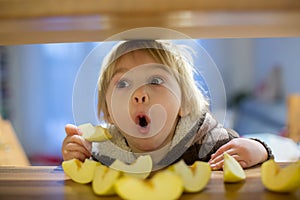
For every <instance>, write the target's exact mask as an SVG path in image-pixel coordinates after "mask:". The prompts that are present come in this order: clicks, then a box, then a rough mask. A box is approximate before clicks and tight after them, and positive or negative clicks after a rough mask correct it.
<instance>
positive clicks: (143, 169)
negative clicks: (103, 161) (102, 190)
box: [109, 155, 153, 179]
mask: <svg viewBox="0 0 300 200" xmlns="http://www.w3.org/2000/svg"><path fill="white" fill-rule="evenodd" d="M152 165H153V164H152V158H151V156H150V155H145V156H139V157H138V158H137V159H136V160H135V161H134V162H133V163H131V164H126V163H124V162H122V161H120V160H118V159H116V160H115V161H114V162H113V163H112V164H111V165H110V166H109V167H110V168H113V169H115V170H118V171H122V172H123V173H124V174H125V175H129V176H134V177H136V178H141V179H145V178H147V177H148V176H149V175H150V173H151V171H152Z"/></svg>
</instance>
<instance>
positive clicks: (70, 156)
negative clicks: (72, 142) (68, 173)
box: [64, 151, 89, 162]
mask: <svg viewBox="0 0 300 200" xmlns="http://www.w3.org/2000/svg"><path fill="white" fill-rule="evenodd" d="M74 158H76V159H78V160H80V161H81V162H84V160H85V159H86V158H89V157H87V156H86V155H85V154H84V153H82V152H80V151H69V152H68V153H67V154H66V155H65V156H64V160H71V159H74Z"/></svg>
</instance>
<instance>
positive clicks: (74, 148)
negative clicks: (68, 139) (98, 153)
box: [65, 143, 91, 158]
mask: <svg viewBox="0 0 300 200" xmlns="http://www.w3.org/2000/svg"><path fill="white" fill-rule="evenodd" d="M65 151H66V153H68V152H80V153H82V154H84V155H85V157H88V158H89V157H91V153H90V151H89V150H87V149H86V148H85V147H84V146H82V145H78V144H76V143H68V144H67V145H66V147H65Z"/></svg>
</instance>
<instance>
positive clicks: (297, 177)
mask: <svg viewBox="0 0 300 200" xmlns="http://www.w3.org/2000/svg"><path fill="white" fill-rule="evenodd" d="M261 180H262V183H263V185H264V186H265V187H266V188H267V189H268V190H270V191H274V192H286V193H287V192H293V191H295V190H297V189H300V160H299V161H297V162H295V163H291V164H289V165H288V166H286V167H284V168H280V167H279V165H278V164H277V163H276V162H275V161H274V159H271V160H268V161H265V162H264V163H263V164H262V166H261Z"/></svg>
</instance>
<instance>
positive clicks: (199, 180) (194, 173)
mask: <svg viewBox="0 0 300 200" xmlns="http://www.w3.org/2000/svg"><path fill="white" fill-rule="evenodd" d="M170 169H171V170H173V171H174V172H175V173H176V174H178V175H179V176H180V177H181V179H182V181H183V186H184V191H185V192H199V191H201V190H203V189H204V188H205V186H206V185H207V183H208V181H209V180H210V175H211V168H210V165H209V164H208V163H206V162H202V161H196V162H194V163H193V164H192V165H191V166H188V165H186V163H185V162H184V161H183V160H180V161H179V162H177V163H175V164H174V165H172V166H170Z"/></svg>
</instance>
